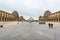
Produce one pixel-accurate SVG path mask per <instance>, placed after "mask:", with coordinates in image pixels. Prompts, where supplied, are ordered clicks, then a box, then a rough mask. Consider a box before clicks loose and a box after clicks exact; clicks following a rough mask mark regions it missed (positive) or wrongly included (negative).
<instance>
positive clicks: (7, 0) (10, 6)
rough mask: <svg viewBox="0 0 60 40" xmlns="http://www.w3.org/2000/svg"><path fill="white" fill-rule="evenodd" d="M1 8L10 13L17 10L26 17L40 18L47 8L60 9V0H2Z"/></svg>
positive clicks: (0, 0) (53, 10) (0, 2)
mask: <svg viewBox="0 0 60 40" xmlns="http://www.w3.org/2000/svg"><path fill="white" fill-rule="evenodd" d="M0 10H4V11H7V12H10V13H11V12H13V11H14V10H16V11H18V13H19V15H20V16H21V15H22V16H24V18H26V19H28V18H29V17H33V18H34V19H38V17H39V16H40V15H43V14H44V12H45V11H46V10H50V11H51V12H56V11H60V0H0Z"/></svg>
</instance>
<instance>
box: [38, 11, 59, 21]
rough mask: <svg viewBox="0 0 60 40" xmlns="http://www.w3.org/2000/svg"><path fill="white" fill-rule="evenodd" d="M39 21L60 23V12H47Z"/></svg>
mask: <svg viewBox="0 0 60 40" xmlns="http://www.w3.org/2000/svg"><path fill="white" fill-rule="evenodd" d="M39 21H60V11H57V12H54V13H51V12H50V11H49V10H47V11H46V12H45V13H44V15H43V16H40V17H39Z"/></svg>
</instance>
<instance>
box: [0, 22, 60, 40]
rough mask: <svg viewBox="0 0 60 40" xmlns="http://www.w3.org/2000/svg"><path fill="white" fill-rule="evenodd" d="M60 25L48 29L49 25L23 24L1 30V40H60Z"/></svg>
mask: <svg viewBox="0 0 60 40" xmlns="http://www.w3.org/2000/svg"><path fill="white" fill-rule="evenodd" d="M59 25H60V23H58V24H57V23H56V24H54V28H53V29H51V28H48V23H46V24H38V22H33V23H29V22H23V23H20V22H19V24H15V25H12V26H9V27H3V28H0V40H60V28H59Z"/></svg>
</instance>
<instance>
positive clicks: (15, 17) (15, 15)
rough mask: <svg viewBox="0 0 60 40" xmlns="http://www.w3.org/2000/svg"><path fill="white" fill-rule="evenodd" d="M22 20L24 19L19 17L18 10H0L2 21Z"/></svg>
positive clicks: (0, 19)
mask: <svg viewBox="0 0 60 40" xmlns="http://www.w3.org/2000/svg"><path fill="white" fill-rule="evenodd" d="M20 20H22V18H21V17H19V14H18V12H17V11H13V12H12V13H8V12H5V11H3V10H0V21H20Z"/></svg>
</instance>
